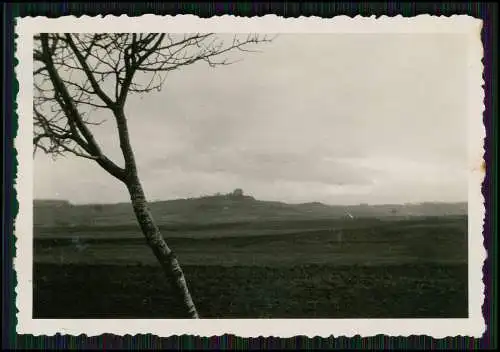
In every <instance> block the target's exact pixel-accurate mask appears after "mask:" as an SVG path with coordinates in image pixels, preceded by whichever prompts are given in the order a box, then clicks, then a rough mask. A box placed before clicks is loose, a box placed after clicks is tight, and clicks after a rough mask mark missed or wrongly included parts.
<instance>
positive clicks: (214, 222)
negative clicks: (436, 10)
mask: <svg viewBox="0 0 500 352" xmlns="http://www.w3.org/2000/svg"><path fill="white" fill-rule="evenodd" d="M153 17H155V16H153ZM39 20H41V21H43V20H44V19H39ZM112 20H113V19H112V18H108V19H107V21H104V19H92V18H88V19H86V21H87V22H86V25H83V24H81V23H80V24H79V22H78V21H79V19H76V18H74V19H73V23H74V25H73V26H70V25H68V23H71V21H70V20H66V22H64V23H65V24H59V25H58V24H57V23H58V22H57V19H53V20H49V19H45V22H44V23H45V25H44V26H42V25H40V26H36V25H35V24H36V19H27V24H26V25H25V26H24V27H21V29H20V31H21V34H23V33H24V35H21V37H20V40H24V39H26V42H23V43H22V44H21V43H19V44H18V52H19V55H24V57H26V58H27V61H29V60H31V61H30V62H29V64H24V66H22V70H24V71H23V72H24V75H26V76H27V75H29V76H30V77H29V78H28V79H27V80H26V81H22V78H18V79H19V81H20V91H21V95H22V96H23V97H24V98H21V99H25V100H21V103H20V108H21V105H22V114H20V120H24V122H23V124H24V126H26V127H24V130H22V128H23V127H21V131H20V134H19V136H21V137H19V136H18V142H17V143H18V146H17V148H18V151H19V153H20V154H19V155H20V157H23V156H26V158H27V159H22V160H23V162H25V163H26V164H28V163H30V166H24V168H23V165H22V163H23V162H20V170H21V171H22V173H23V175H21V176H20V177H21V180H20V181H21V183H22V182H24V184H25V185H26V184H27V183H30V185H29V186H28V187H29V188H30V190H29V191H27V193H26V195H27V199H20V200H19V202H20V216H24V217H25V218H23V219H24V220H23V221H26V222H27V225H26V227H24V229H25V231H27V232H26V233H25V232H22V229H23V227H22V226H21V227H16V228H17V232H16V236H17V238H18V252H17V258H16V260H17V267H18V268H19V267H21V266H23V265H24V266H26V267H28V269H26V271H25V273H27V275H29V277H26V279H23V278H20V279H19V278H18V280H19V285H24V283H26V285H25V286H23V287H24V288H23V293H21V289H20V288H18V293H20V297H21V299H22V298H23V297H26V298H27V299H30V300H31V302H29V303H26V304H27V307H29V312H26V315H24V316H26V317H28V318H27V319H32V320H31V321H37V320H40V321H49V322H53V323H54V324H56V322H57V321H58V320H60V321H64V322H66V323H67V324H69V325H67V326H68V327H71V328H72V329H75V326H78V324H77V323H75V322H78V321H82V322H84V321H86V322H87V323H86V324H87V325H86V326H90V325H92V324H90V322H91V321H100V322H101V323H100V324H101V326H103V328H104V329H112V327H111V326H110V325H109V324H106V320H107V319H113V321H120V322H121V323H120V324H124V326H126V324H127V322H133V321H138V320H141V321H150V322H149V324H153V325H154V324H155V323H154V322H155V321H159V320H168V321H170V323H169V324H170V325H171V326H175V325H176V321H179V322H183V323H182V324H185V326H189V324H190V322H189V320H190V319H196V320H197V321H198V320H199V321H200V322H204V323H205V324H206V325H207V326H210V325H211V324H216V323H215V322H217V321H218V320H219V319H224V320H225V319H230V321H229V322H228V323H226V326H231V325H232V324H238V323H237V322H241V321H242V320H245V321H246V323H245V324H247V325H246V327H247V328H248V327H249V325H248V324H249V322H252V321H254V324H256V325H259V324H261V323H259V322H260V321H264V319H265V321H266V322H267V323H266V324H272V321H276V319H279V320H280V321H283V320H287V321H288V320H289V321H290V322H293V321H299V319H308V321H310V322H311V324H312V323H313V322H314V321H316V320H317V319H321V321H323V322H325V320H332V321H335V320H337V319H339V321H338V322H337V324H340V325H341V324H342V323H341V322H342V320H346V321H348V322H349V324H350V325H349V326H351V327H350V329H354V330H355V329H356V326H357V325H356V321H359V322H363V321H364V322H365V323H360V324H361V325H359V326H360V329H362V327H363V326H365V327H366V324H367V323H366V322H367V321H368V320H367V319H373V321H378V323H376V325H380V324H383V323H381V322H380V321H384V320H386V319H388V320H391V321H392V326H393V327H394V329H397V326H398V325H401V323H398V320H399V319H405V320H408V321H409V322H411V321H414V322H415V321H420V322H422V321H425V320H428V321H429V322H430V323H429V324H428V325H427V326H424V327H423V328H422V329H426V328H429V326H431V327H432V326H436V327H437V326H439V325H443V323H442V322H443V321H451V322H453V321H458V322H462V323H463V324H462V326H463V327H461V328H458V332H460V331H464V330H463V329H466V328H468V329H472V331H481V324H482V321H481V318H482V316H481V310H480V307H481V303H482V296H481V295H482V286H481V285H482V282H481V278H482V276H481V275H482V274H481V271H480V268H481V265H482V260H484V258H483V256H484V253H483V248H482V228H481V226H482V216H483V209H482V208H481V207H482V199H481V193H480V185H481V180H482V178H481V177H482V175H483V172H484V169H483V162H482V152H483V149H482V137H483V136H482V134H481V133H483V130H482V128H483V126H482V116H481V114H482V98H483V95H482V88H481V84H482V79H481V73H482V65H481V58H482V47H481V42H480V37H479V35H480V30H481V22H480V21H478V20H475V19H472V18H468V17H466V16H464V18H462V17H460V18H455V20H453V18H431V17H430V16H429V17H428V18H427V22H425V21H420V22H422V23H421V25H420V26H418V25H416V24H418V22H419V21H417V19H415V21H413V25H412V21H411V20H410V21H408V20H407V21H406V22H404V21H399V22H398V21H397V20H394V21H393V22H391V19H389V18H386V19H385V20H384V19H378V20H375V19H372V20H371V21H370V20H367V19H365V20H362V19H361V18H358V19H349V21H347V20H344V21H345V23H346V24H348V26H347V27H348V29H346V30H338V28H341V26H340V25H337V27H335V25H332V26H331V29H330V30H329V31H328V30H325V29H324V28H323V27H321V28H323V29H322V30H317V31H316V32H315V30H314V28H313V29H310V30H307V28H306V27H307V25H304V27H303V28H304V31H303V32H301V31H300V30H298V29H297V28H298V26H297V23H300V22H298V21H300V20H298V19H297V20H294V19H291V22H290V23H291V24H294V23H295V25H294V27H292V26H289V28H292V30H286V22H287V21H288V20H286V21H285V20H283V19H281V20H279V19H278V18H275V20H274V21H275V24H276V26H277V27H276V28H278V29H277V30H273V28H272V25H271V28H270V30H266V27H265V26H259V25H257V24H256V25H254V26H253V27H252V25H251V23H252V22H251V21H249V19H247V22H245V23H247V24H248V26H247V27H244V28H236V29H235V30H233V31H231V30H230V29H231V28H230V24H231V23H232V24H234V23H237V22H238V20H237V18H233V19H227V20H228V23H230V24H228V25H226V27H224V28H222V29H219V28H218V27H217V25H216V24H217V20H216V19H215V20H214V19H211V20H202V19H196V18H195V19H192V20H195V21H198V22H196V23H198V24H197V25H196V26H193V27H192V29H190V28H188V26H187V25H185V26H184V27H182V26H181V28H182V30H173V29H172V30H161V29H159V28H161V26H159V25H153V24H152V23H153V22H154V21H150V22H149V23H151V26H149V27H148V21H149V20H148V19H142V20H141V19H140V18H127V19H121V20H120V21H117V27H113V26H111V25H108V27H107V28H108V29H106V23H111V21H112ZM161 20H162V18H161V17H159V18H158V21H157V22H158V23H161V22H160V21H161ZM440 20H441V21H440ZM30 21H31V22H30ZM50 21H54V23H55V24H54V26H53V27H54V29H51V30H48V29H50V28H51V26H50V23H49V22H50ZM126 21H129V22H130V23H132V22H134V23H135V25H133V26H132V25H131V26H129V27H127V25H126ZM141 21H142V22H141ZM163 21H165V19H163ZM170 21H173V19H172V18H171V19H170ZM267 21H268V22H266V23H271V24H272V23H273V20H272V19H270V18H267ZM304 21H305V20H304ZM310 21H313V22H314V20H310ZM316 21H318V22H321V21H327V20H322V19H316ZM167 22H168V21H167ZM60 23H62V22H60ZM140 23H142V25H139V24H140ZM204 23H205V24H206V25H205V27H206V29H204V30H203V24H204ZM219 23H220V24H221V25H223V23H224V21H222V19H220V22H219ZM256 23H258V22H256ZM262 23H264V22H262ZM356 23H359V25H358V27H356ZM391 23H392V24H394V26H393V27H391ZM426 23H427V25H426ZM277 24H279V25H277ZM65 26H66V27H65ZM28 27H29V30H28ZM150 27H151V28H150ZM93 28H94V29H93ZM127 28H128V29H127ZM165 28H169V27H168V26H167V27H165ZM172 28H173V27H172ZM280 28H281V30H280ZM325 28H327V27H325ZM328 28H330V27H328ZM336 28H337V29H336ZM349 28H350V29H349ZM23 30H24V32H23ZM28 40H30V42H29V41H28ZM19 45H22V46H23V48H19ZM25 45H26V47H24V46H25ZM23 53H24V54H23ZM21 62H22V60H21ZM18 69H19V70H21V67H19V68H18ZM25 101H27V102H28V103H29V104H31V105H28V103H25ZM20 138H24V139H20ZM18 184H19V183H18ZM18 192H19V191H18ZM19 196H20V197H21V196H23V192H22V191H21V192H19ZM29 207H30V209H28V208H29ZM18 221H19V220H18ZM30 230H31V231H32V234H31V233H28V231H30ZM23 237H24V239H21V238H23ZM24 290H26V291H30V292H25V291H24ZM19 302H20V300H18V309H20V310H21V308H22V307H19ZM27 309H28V308H27ZM471 318H474V319H475V320H474V321H475V322H476V324H477V321H478V320H479V325H474V328H472V326H473V325H472V323H471ZM256 319H259V320H256ZM381 319H383V320H381ZM231 320H234V323H231ZM70 321H72V322H73V323H68V322H70ZM301 321H303V320H301ZM318 321H319V320H318ZM339 322H340V323H339ZM440 322H441V323H440ZM72 324H73V325H72ZM75 324H76V325H75ZM197 324H201V323H197ZM302 324H308V323H302ZM363 324H364V325H363ZM433 324H434V325H433ZM35 325H36V324H35ZM35 325H32V326H35ZM42 325H43V324H41V323H40V324H38V325H36V326H38V327H39V328H40V329H41V326H42ZM424 325H425V324H424ZM444 325H446V324H444ZM82 326H83V325H82ZM95 326H97V325H94V327H95ZM193 326H198V325H193ZM332 326H333V325H332ZM60 328H63V326H61V327H60ZM163 328H165V326H164V327H163ZM176 328H177V327H176ZM296 328H300V327H296ZM372 328H376V326H372ZM406 328H408V329H410V328H409V327H408V326H406ZM460 329H462V330H460ZM474 329H475V330H474ZM51 331H52V330H51ZM73 331H74V330H73ZM85 331H88V330H85ZM85 331H84V330H82V331H81V332H82V333H83V332H85ZM106 331H108V330H104V331H101V333H102V332H106ZM123 331H124V332H125V331H128V330H127V328H124V329H123ZM311 331H312V330H311ZM360 331H361V330H360ZM374 331H375V330H374ZM54 332H56V331H53V333H54ZM109 332H113V331H111V330H110V331H109ZM332 333H333V331H332ZM353 334H354V332H353ZM361 334H362V332H361ZM407 334H411V331H408V332H407ZM457 334H458V333H457ZM403 335H404V333H403Z"/></svg>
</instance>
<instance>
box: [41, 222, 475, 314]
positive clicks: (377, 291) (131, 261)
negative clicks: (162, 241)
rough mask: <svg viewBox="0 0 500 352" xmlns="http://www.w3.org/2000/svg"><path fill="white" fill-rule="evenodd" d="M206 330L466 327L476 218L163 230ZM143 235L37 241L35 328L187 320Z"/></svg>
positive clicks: (82, 230) (61, 235) (65, 231)
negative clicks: (40, 323) (410, 323)
mask: <svg viewBox="0 0 500 352" xmlns="http://www.w3.org/2000/svg"><path fill="white" fill-rule="evenodd" d="M162 230H163V234H164V236H165V238H166V240H167V242H168V244H169V245H170V246H171V247H172V248H173V249H174V250H175V252H176V253H177V256H178V258H179V261H180V262H181V265H182V266H183V269H184V271H185V274H186V277H187V280H188V284H189V286H190V289H191V291H192V295H193V298H194V299H195V301H196V303H197V306H198V309H199V311H200V314H201V315H202V317H204V318H222V317H223V318H315V317H316V318H318V317H321V318H362V317H364V318H400V317H406V318H409V317H413V318H417V317H467V217H466V216H463V217H460V216H454V217H428V218H411V219H409V220H403V219H392V220H377V219H355V220H345V219H337V220H330V219H328V220H319V219H315V220H310V221H307V220H300V221H299V220H297V221H292V220H287V221H247V222H233V223H219V224H198V225H193V224H191V225H187V224H175V225H169V226H166V225H165V226H163V228H162ZM170 290H171V289H170V287H169V285H168V283H167V282H166V280H165V279H164V277H163V274H162V271H161V269H160V268H159V267H158V265H157V263H156V261H155V258H154V257H153V255H152V253H151V251H150V249H149V248H148V247H147V245H146V243H145V241H144V239H143V238H142V235H141V234H140V233H139V231H138V229H137V228H136V227H134V226H129V225H126V226H74V227H71V228H69V227H52V228H39V229H35V241H34V316H35V317H36V318H86V317H87V318H90V317H101V318H106V317H107V318H113V317H120V318H168V317H181V315H180V312H179V311H178V309H177V308H176V307H177V306H178V303H177V302H175V301H173V299H172V295H171V294H170Z"/></svg>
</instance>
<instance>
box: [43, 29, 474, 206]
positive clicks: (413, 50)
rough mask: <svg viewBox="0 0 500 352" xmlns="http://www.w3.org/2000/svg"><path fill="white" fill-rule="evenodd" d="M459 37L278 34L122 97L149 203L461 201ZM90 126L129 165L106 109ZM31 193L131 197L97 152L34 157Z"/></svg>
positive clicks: (463, 109) (463, 88)
mask: <svg viewBox="0 0 500 352" xmlns="http://www.w3.org/2000/svg"><path fill="white" fill-rule="evenodd" d="M467 45H468V41H467V40H466V37H465V34H464V35H461V34H308V35H305V34H304V35H299V34H283V35H280V36H279V37H278V38H276V39H275V40H274V42H273V43H270V44H263V45H261V46H260V48H259V49H261V52H260V53H237V56H238V57H240V58H242V59H243V61H241V62H238V63H236V64H234V65H231V66H226V67H220V68H217V69H212V68H209V67H208V66H206V65H204V64H196V65H193V66H189V67H185V68H184V69H183V70H181V71H177V72H173V73H171V74H170V75H169V76H168V78H167V80H166V83H165V86H164V88H163V89H162V90H161V91H160V92H154V93H151V94H147V95H143V96H133V97H131V98H130V100H129V101H128V103H127V107H126V112H127V116H128V120H129V125H130V131H131V139H132V144H133V147H134V149H135V153H136V159H137V163H138V167H139V175H140V177H141V180H142V183H143V186H144V188H145V191H146V193H147V195H148V197H149V198H150V199H151V200H165V199H171V198H179V197H182V198H184V197H196V196H200V195H203V194H214V193H216V192H230V191H232V190H233V189H234V188H242V189H243V190H244V191H245V192H246V193H248V194H251V195H253V196H254V197H256V198H258V199H264V200H279V201H285V202H291V203H297V202H310V201H321V202H324V203H329V204H357V203H405V202H421V201H450V202H454V201H466V200H467V170H468V169H467V167H468V166H467V111H468V109H467V108H468V107H467V99H466V98H467V93H468V89H467V68H468V65H469V63H468V61H467V58H468V56H467V50H468V47H467ZM94 118H95V119H96V120H100V119H103V118H108V122H107V123H105V124H104V125H103V126H100V127H99V128H98V129H95V131H96V135H97V137H98V140H99V142H100V143H101V144H102V145H103V148H104V150H105V151H106V152H107V153H108V154H109V155H111V156H112V159H113V160H115V161H116V162H118V163H120V164H121V162H122V158H121V156H120V150H119V143H118V138H117V134H116V132H115V126H114V124H113V123H112V117H111V116H107V115H105V112H96V113H95V116H94ZM34 182H35V184H34V191H35V198H56V199H67V200H70V201H71V202H73V203H88V202H93V203H94V202H97V203H108V202H121V201H128V194H127V191H126V189H125V187H124V186H123V185H122V184H121V183H120V182H119V181H117V180H115V179H113V178H112V176H110V175H108V174H106V172H105V171H103V170H101V169H100V167H99V166H97V165H96V164H93V163H92V162H91V161H89V160H84V159H78V158H76V157H73V156H68V157H66V158H62V159H59V160H57V161H56V162H53V161H51V159H50V157H47V156H44V155H42V154H38V155H37V156H36V159H35V180H34Z"/></svg>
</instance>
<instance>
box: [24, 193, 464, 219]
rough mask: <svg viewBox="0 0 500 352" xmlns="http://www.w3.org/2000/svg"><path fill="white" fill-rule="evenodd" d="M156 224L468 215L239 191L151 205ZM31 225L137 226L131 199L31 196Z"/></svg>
mask: <svg viewBox="0 0 500 352" xmlns="http://www.w3.org/2000/svg"><path fill="white" fill-rule="evenodd" d="M150 208H151V212H152V213H153V215H154V217H155V219H156V221H157V222H158V224H159V225H162V224H170V223H199V224H206V223H224V222H246V221H258V220H260V221H265V220H286V219H293V220H301V219H304V220H306V219H327V218H329V219H332V218H350V217H353V218H360V217H361V218H387V217H393V218H398V217H404V218H407V217H414V216H446V215H454V216H459V215H467V203H419V204H394V205H391V204H386V205H367V204H361V205H353V206H341V205H326V204H323V203H319V202H313V203H303V204H287V203H283V202H274V201H262V200H257V199H255V198H253V197H251V196H246V195H243V194H234V193H233V194H227V195H215V196H206V197H200V198H191V199H175V200H167V201H157V202H151V203H150ZM33 212H34V226H35V227H52V226H93V225H95V226H107V225H113V226H116V225H135V224H136V219H135V216H134V214H133V211H132V206H131V205H130V204H129V203H118V204H86V205H73V204H70V203H69V202H68V201H59V200H35V201H34V209H33Z"/></svg>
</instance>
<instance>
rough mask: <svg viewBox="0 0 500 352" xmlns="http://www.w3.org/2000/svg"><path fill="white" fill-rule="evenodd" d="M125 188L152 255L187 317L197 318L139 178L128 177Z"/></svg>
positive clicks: (177, 263)
mask: <svg viewBox="0 0 500 352" xmlns="http://www.w3.org/2000/svg"><path fill="white" fill-rule="evenodd" d="M127 188H128V191H129V193H130V199H131V201H132V206H133V208H134V213H135V216H136V217H137V221H138V222H139V225H140V227H141V230H142V233H143V234H144V236H145V237H146V240H147V242H148V244H149V246H150V247H151V249H152V250H153V253H154V255H155V256H156V258H157V259H158V261H159V262H160V265H161V266H162V268H163V270H164V272H165V274H166V275H167V278H168V279H169V280H170V282H171V283H172V286H173V288H174V291H175V294H176V296H177V297H176V298H178V299H179V301H180V302H182V303H183V305H184V308H185V311H186V315H187V316H188V317H190V318H194V319H197V318H199V316H198V312H197V310H196V307H195V305H194V302H193V299H192V298H191V294H190V293H189V289H188V286H187V283H186V279H185V277H184V273H183V272H182V269H181V266H180V265H179V261H178V260H177V258H176V256H175V254H174V252H173V251H172V250H171V249H170V248H169V247H168V246H167V243H166V242H165V240H164V239H163V236H162V235H161V233H160V229H159V228H158V226H157V225H156V223H155V222H154V219H153V216H152V214H151V212H150V210H149V207H148V204H147V201H146V197H145V195H144V191H143V189H142V186H141V183H140V181H139V179H138V178H137V177H132V178H131V179H129V180H128V181H127Z"/></svg>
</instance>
